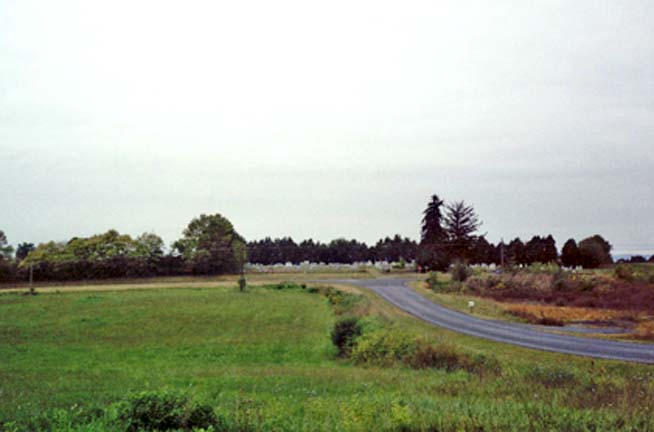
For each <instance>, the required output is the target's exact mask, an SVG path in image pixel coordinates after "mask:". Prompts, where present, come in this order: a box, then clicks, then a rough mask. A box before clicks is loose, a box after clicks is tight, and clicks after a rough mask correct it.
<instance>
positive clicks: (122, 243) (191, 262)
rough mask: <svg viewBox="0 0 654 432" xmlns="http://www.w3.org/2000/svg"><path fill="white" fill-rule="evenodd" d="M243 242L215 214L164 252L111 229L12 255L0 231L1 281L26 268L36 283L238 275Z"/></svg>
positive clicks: (21, 277) (19, 277) (20, 277)
mask: <svg viewBox="0 0 654 432" xmlns="http://www.w3.org/2000/svg"><path fill="white" fill-rule="evenodd" d="M246 248H247V246H246V243H245V240H244V239H243V237H241V235H239V234H238V233H237V232H236V230H235V229H234V226H233V225H232V223H231V222H229V220H227V219H226V218H225V217H223V216H221V215H220V214H214V215H204V214H203V215H200V216H199V217H197V218H194V219H193V220H191V222H190V223H189V224H188V226H187V227H186V229H185V230H184V232H183V235H182V237H181V238H180V239H179V240H177V241H175V242H174V243H173V245H172V247H171V250H170V251H169V252H168V253H164V242H163V240H162V239H161V237H159V236H158V235H156V234H154V233H144V234H142V235H140V236H138V237H136V238H132V237H131V236H129V235H126V234H120V233H119V232H118V231H116V230H109V231H107V232H106V233H103V234H98V235H93V236H90V237H74V238H72V239H70V240H69V241H67V242H54V241H51V242H47V243H42V244H40V245H38V246H36V247H35V246H34V245H33V244H28V243H23V244H20V245H18V248H17V249H16V254H15V256H12V255H13V251H14V250H13V248H12V247H11V246H10V245H8V243H7V238H6V236H5V234H4V232H2V231H0V282H12V281H25V280H26V279H27V277H28V272H29V271H30V268H32V270H33V274H34V276H35V280H38V281H64V280H85V279H113V278H136V277H152V276H177V275H211V274H224V273H238V272H239V271H241V270H242V268H243V266H244V264H245V261H246V258H247V251H246Z"/></svg>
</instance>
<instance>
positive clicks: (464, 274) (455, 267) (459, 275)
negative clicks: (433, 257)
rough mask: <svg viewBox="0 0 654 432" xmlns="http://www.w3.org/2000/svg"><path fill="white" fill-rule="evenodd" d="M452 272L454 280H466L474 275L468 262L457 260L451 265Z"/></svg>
mask: <svg viewBox="0 0 654 432" xmlns="http://www.w3.org/2000/svg"><path fill="white" fill-rule="evenodd" d="M450 274H451V275H452V280H453V281H455V282H465V281H466V280H467V279H468V278H469V277H470V276H472V271H471V270H470V267H468V265H467V264H466V263H464V262H461V261H457V262H455V263H454V264H452V266H451V267H450Z"/></svg>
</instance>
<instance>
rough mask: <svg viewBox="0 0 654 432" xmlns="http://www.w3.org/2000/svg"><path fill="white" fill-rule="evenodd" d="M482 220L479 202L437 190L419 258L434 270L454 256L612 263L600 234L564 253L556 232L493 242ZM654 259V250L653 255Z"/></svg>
mask: <svg viewBox="0 0 654 432" xmlns="http://www.w3.org/2000/svg"><path fill="white" fill-rule="evenodd" d="M480 226H481V221H480V219H479V217H478V216H477V214H476V212H475V210H474V208H473V207H472V206H471V205H467V204H466V203H465V202H464V201H455V202H452V203H449V204H446V203H445V202H444V201H443V200H442V199H440V198H439V197H438V195H432V197H431V200H430V201H429V203H428V205H427V208H426V209H425V211H424V212H423V218H422V229H421V239H420V244H419V253H418V263H419V264H420V266H421V267H423V268H426V269H431V270H446V269H447V268H449V266H450V265H451V264H452V263H453V262H455V261H461V262H466V263H471V264H497V265H507V264H508V265H522V266H524V265H531V264H534V263H543V264H546V263H560V264H562V265H564V266H568V267H576V266H582V267H585V268H596V267H599V266H602V265H606V264H611V263H612V262H613V259H612V257H611V249H612V246H611V244H610V243H609V242H608V241H606V240H605V239H604V238H603V237H602V236H600V235H594V236H591V237H588V238H585V239H583V240H581V241H580V242H579V244H577V242H576V241H575V240H574V239H569V240H568V241H566V243H565V245H564V246H563V249H562V251H561V255H560V256H559V254H558V250H557V247H556V241H555V240H554V237H553V236H552V235H551V234H549V235H547V236H538V235H537V236H534V237H532V238H531V239H530V240H529V241H527V242H526V243H525V242H523V241H522V240H521V239H520V238H515V239H513V240H511V241H510V242H509V243H508V244H505V243H504V242H503V241H502V242H500V243H498V244H496V245H494V244H492V243H490V242H489V241H488V240H487V239H486V236H485V235H478V234H477V232H478V230H479V227H480ZM650 260H651V261H652V262H654V256H652V258H650Z"/></svg>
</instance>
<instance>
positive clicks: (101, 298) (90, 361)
mask: <svg viewBox="0 0 654 432" xmlns="http://www.w3.org/2000/svg"><path fill="white" fill-rule="evenodd" d="M226 282H229V281H226ZM260 282H263V280H261V281H260ZM216 285H220V284H216ZM91 288H92V287H91ZM137 288H139V289H129V290H127V289H124V290H122V291H115V290H104V291H87V290H85V289H84V287H80V286H78V287H77V290H76V291H70V292H65V291H60V292H59V293H56V292H54V291H49V292H48V293H46V294H41V295H38V296H35V297H30V296H24V295H22V294H18V293H4V294H0V424H4V426H0V429H3V428H4V429H5V430H35V429H39V428H42V429H44V430H123V429H124V426H121V424H120V423H119V422H117V421H116V415H115V410H114V408H113V407H114V406H115V403H116V402H119V401H121V400H123V399H124V398H125V397H126V396H127V395H129V394H133V393H135V392H140V391H144V390H153V391H162V390H176V391H181V392H184V393H186V394H188V395H190V396H191V397H192V398H194V399H195V400H198V401H201V402H202V403H206V404H209V405H210V406H211V407H213V408H214V409H215V410H216V412H218V413H220V414H222V415H224V416H225V418H227V419H229V422H230V424H231V425H232V426H233V429H234V430H325V431H331V430H439V431H448V430H451V431H458V430H516V431H518V430H519V431H524V430H571V431H573V430H579V431H582V430H584V431H585V430H607V431H608V430H634V431H635V430H654V421H652V419H651V412H652V408H654V376H653V373H652V369H651V367H647V366H642V365H631V364H623V363H619V362H609V361H592V360H589V359H583V358H578V357H572V356H566V355H558V354H552V353H543V352H538V351H533V350H527V349H523V348H518V347H512V346H508V345H501V344H496V343H492V342H489V341H484V340H479V339H475V338H471V337H467V336H462V335H458V334H455V333H452V332H449V331H445V330H442V329H437V328H433V327H431V326H428V325H426V324H424V323H422V322H420V321H417V320H415V319H413V318H411V317H409V316H406V315H405V314H402V313H400V312H398V311H397V310H396V309H395V308H393V307H391V306H390V305H388V304H386V303H384V302H382V301H381V300H379V299H378V298H376V297H375V296H374V295H372V294H371V293H369V292H366V291H361V292H359V294H360V295H361V296H363V300H362V302H363V303H364V304H365V309H366V311H367V314H368V315H370V316H374V317H377V318H376V319H377V320H378V322H380V323H382V324H383V326H384V327H387V328H389V329H393V330H394V331H401V332H404V333H406V334H412V335H419V336H421V337H423V338H425V339H427V340H430V341H433V342H434V343H443V342H446V343H448V344H453V345H456V346H458V347H460V348H461V349H462V350H464V351H466V352H470V353H484V354H486V355H490V356H493V357H495V358H497V360H498V361H499V363H500V365H501V368H502V372H501V374H500V375H492V376H480V375H476V374H472V373H468V372H464V371H456V372H447V371H444V370H439V369H428V370H413V369H409V368H407V367H405V366H401V365H396V366H392V367H374V366H361V365H355V364H353V363H352V362H350V361H348V360H342V359H338V358H336V350H335V348H334V347H333V346H332V344H331V341H330V331H331V329H332V327H333V324H334V322H335V320H336V319H337V317H336V316H335V313H334V308H333V307H332V305H331V304H330V303H329V302H328V301H327V300H326V299H325V297H323V296H321V295H319V294H310V293H308V292H307V291H306V290H298V289H289V290H274V289H269V288H264V287H251V288H250V289H249V290H248V291H247V292H245V293H241V292H238V290H237V289H236V288H235V287H234V286H233V285H229V286H215V287H209V286H203V287H201V288H199V287H196V288H179V287H177V286H176V285H173V286H172V287H166V286H165V283H163V282H161V281H160V282H158V283H157V284H156V285H155V286H154V287H147V286H139V287H137ZM146 288H147V289H146ZM348 290H349V291H350V292H357V291H358V290H357V289H356V288H348Z"/></svg>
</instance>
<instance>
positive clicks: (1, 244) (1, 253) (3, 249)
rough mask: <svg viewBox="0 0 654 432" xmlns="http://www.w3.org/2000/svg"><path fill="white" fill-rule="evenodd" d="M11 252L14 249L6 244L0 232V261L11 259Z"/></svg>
mask: <svg viewBox="0 0 654 432" xmlns="http://www.w3.org/2000/svg"><path fill="white" fill-rule="evenodd" d="M13 252H14V248H13V247H11V245H10V244H9V243H8V242H7V236H6V235H5V233H4V231H2V230H0V259H6V260H9V259H11V257H12V253H13Z"/></svg>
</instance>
